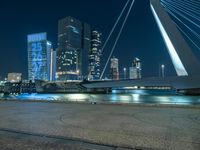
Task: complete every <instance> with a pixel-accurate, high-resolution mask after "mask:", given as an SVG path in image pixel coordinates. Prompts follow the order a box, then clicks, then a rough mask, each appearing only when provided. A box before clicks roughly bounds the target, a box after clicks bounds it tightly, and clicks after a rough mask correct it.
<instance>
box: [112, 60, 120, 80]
mask: <svg viewBox="0 0 200 150" xmlns="http://www.w3.org/2000/svg"><path fill="white" fill-rule="evenodd" d="M110 77H111V79H113V80H119V60H118V59H117V58H115V57H113V58H111V59H110Z"/></svg>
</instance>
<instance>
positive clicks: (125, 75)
mask: <svg viewBox="0 0 200 150" xmlns="http://www.w3.org/2000/svg"><path fill="white" fill-rule="evenodd" d="M124 79H126V68H125V67H124Z"/></svg>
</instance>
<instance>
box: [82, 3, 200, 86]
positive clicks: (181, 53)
mask: <svg viewBox="0 0 200 150" xmlns="http://www.w3.org/2000/svg"><path fill="white" fill-rule="evenodd" d="M129 1H130V0H128V2H127V3H126V5H125V7H124V9H125V8H126V7H127V5H128V3H129ZM134 2H135V0H132V1H131V2H130V7H129V10H128V13H127V15H126V18H125V20H124V23H123V25H122V27H121V29H120V31H119V34H118V36H117V39H116V41H115V43H114V46H113V49H112V50H111V53H110V55H109V58H108V60H107V62H106V65H105V67H104V69H103V71H102V74H101V78H100V79H102V76H103V74H104V72H105V70H106V67H107V65H108V62H109V60H110V58H111V56H112V54H113V51H114V49H115V47H116V44H117V42H118V40H119V37H120V34H121V32H122V30H123V27H124V24H125V23H126V20H127V18H128V15H129V13H130V10H131V9H132V6H133V4H134ZM173 3H176V5H177V8H178V10H179V11H177V12H176V13H178V14H179V16H182V17H184V18H185V19H187V20H188V21H190V22H192V23H193V24H194V25H195V26H196V27H197V28H199V29H200V24H198V23H200V17H199V16H196V15H195V14H194V15H191V14H192V13H191V11H186V13H187V15H190V16H192V17H194V18H195V19H197V20H198V21H199V22H198V23H195V22H194V21H192V19H188V18H187V17H185V15H184V14H183V13H184V12H183V8H184V6H185V5H186V4H185V3H183V4H182V5H181V1H179V0H178V1H177V2H174V1H170V0H161V1H160V0H150V5H149V6H150V8H151V11H152V14H153V16H154V19H155V20H156V23H157V27H158V28H159V30H160V33H161V35H162V38H163V40H164V42H165V45H166V47H167V49H168V53H169V56H170V58H171V61H172V63H173V66H174V68H175V71H176V74H177V76H174V77H165V78H160V77H153V78H142V79H135V80H114V81H102V80H101V81H91V82H87V83H83V86H85V87H87V88H88V89H98V88H122V87H133V86H145V87H151V86H163V87H164V86H170V87H173V88H175V89H179V90H182V89H183V90H186V89H190V90H191V89H200V78H199V77H200V62H199V61H198V58H197V57H196V56H195V55H194V53H193V51H192V49H191V48H190V47H189V46H188V44H187V42H186V40H185V39H184V37H183V36H182V34H185V35H186V36H187V34H186V33H185V32H184V31H183V30H182V29H181V28H180V26H178V25H177V24H176V23H175V22H174V21H173V20H172V19H171V17H170V15H171V16H174V17H175V18H176V19H178V18H177V16H176V15H174V13H173V11H174V8H173V7H174V6H173V5H172V4H173ZM197 3H198V2H197ZM194 4H195V5H196V3H194ZM199 4H200V3H199ZM195 5H194V6H195ZM181 6H183V8H182V7H181ZM188 6H192V4H191V3H189V4H188ZM185 8H186V7H185ZM124 9H123V10H122V13H123V12H124ZM187 10H188V9H187ZM191 10H192V9H191ZM192 11H194V10H192ZM194 12H195V11H194ZM122 13H121V14H120V16H119V18H118V20H117V21H116V23H115V25H114V27H113V29H112V30H111V32H110V35H109V36H108V39H107V40H106V42H105V45H106V44H107V42H108V40H109V38H110V36H111V34H112V33H113V31H114V29H115V27H116V24H117V23H118V21H119V19H120V17H121V15H122ZM198 13H200V12H198ZM169 14H170V15H169ZM178 20H179V21H181V20H180V19H178ZM186 27H188V26H187V25H186ZM188 28H189V27H188ZM189 29H190V28H189ZM190 30H191V31H193V30H192V29H190ZM181 31H182V34H181ZM193 33H195V32H194V31H193ZM195 35H196V36H197V37H198V38H199V39H200V36H199V35H198V33H196V34H195ZM187 38H189V37H188V36H187ZM189 40H191V38H189ZM191 42H192V43H193V44H194V45H195V46H196V47H197V48H198V49H199V50H200V48H199V47H198V44H199V43H198V44H195V42H194V41H192V40H191ZM105 45H104V46H103V50H104V48H105Z"/></svg>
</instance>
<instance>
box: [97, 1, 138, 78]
mask: <svg viewBox="0 0 200 150" xmlns="http://www.w3.org/2000/svg"><path fill="white" fill-rule="evenodd" d="M134 2H135V0H132V2H131V5H130V7H129V10H128V13H127V14H126V17H125V19H124V22H123V24H122V26H121V28H120V31H119V33H118V35H117V38H116V41H115V43H114V45H113V47H112V50H111V52H110V55H109V57H108V59H107V62H106V65H105V66H104V69H103V71H102V73H101V76H100V80H102V77H103V75H104V72H105V70H106V68H107V66H108V63H109V61H110V58H111V56H112V54H113V51H114V49H115V47H116V45H117V42H118V40H119V38H120V36H121V33H122V31H123V29H124V25H125V24H126V21H127V19H128V17H129V14H130V12H131V10H132V7H133V4H134Z"/></svg>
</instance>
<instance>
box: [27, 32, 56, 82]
mask: <svg viewBox="0 0 200 150" xmlns="http://www.w3.org/2000/svg"><path fill="white" fill-rule="evenodd" d="M27 41H28V79H29V80H32V81H34V80H35V79H39V80H47V81H49V80H50V76H51V74H50V70H51V58H52V57H51V50H52V44H51V42H49V41H47V33H45V32H44V33H36V34H31V35H28V38H27ZM54 63H55V62H54Z"/></svg>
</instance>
